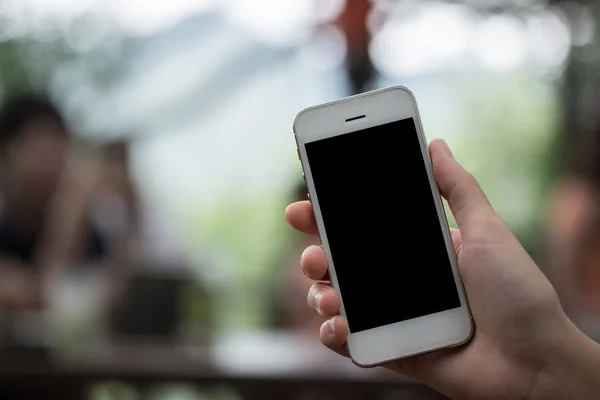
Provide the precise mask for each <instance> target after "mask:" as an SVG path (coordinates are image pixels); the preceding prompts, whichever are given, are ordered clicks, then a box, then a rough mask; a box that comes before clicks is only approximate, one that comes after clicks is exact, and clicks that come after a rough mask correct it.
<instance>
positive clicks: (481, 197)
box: [429, 139, 495, 239]
mask: <svg viewBox="0 0 600 400" xmlns="http://www.w3.org/2000/svg"><path fill="white" fill-rule="evenodd" d="M429 153H430V156H431V162H432V165H433V171H434V173H435V179H436V181H437V184H438V186H439V188H440V191H441V193H442V195H443V196H444V197H445V198H446V199H447V200H448V205H449V206H450V209H451V210H452V214H453V215H454V218H455V219H456V223H457V224H458V228H459V229H460V230H461V233H462V235H463V239H464V238H465V235H467V236H468V235H469V232H468V228H469V222H470V221H471V222H472V221H473V220H474V219H477V220H481V219H482V218H488V217H489V218H492V217H494V216H495V214H494V211H493V209H492V207H491V205H490V203H489V202H488V200H487V198H486V197H485V194H484V193H483V191H482V190H481V188H480V187H479V184H478V183H477V181H476V180H475V178H474V177H473V175H471V174H470V173H468V172H467V171H466V170H465V169H464V168H463V167H462V166H461V165H460V164H459V163H458V161H456V159H455V158H454V156H453V155H452V152H451V151H450V148H449V147H448V145H447V144H446V142H444V141H443V140H440V139H436V140H434V141H432V142H431V144H430V145H429Z"/></svg>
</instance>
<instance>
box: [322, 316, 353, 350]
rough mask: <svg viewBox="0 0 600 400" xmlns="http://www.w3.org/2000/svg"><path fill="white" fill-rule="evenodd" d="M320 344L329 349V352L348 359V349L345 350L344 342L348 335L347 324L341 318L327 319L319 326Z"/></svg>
mask: <svg viewBox="0 0 600 400" xmlns="http://www.w3.org/2000/svg"><path fill="white" fill-rule="evenodd" d="M319 334H320V336H321V343H323V344H324V345H325V346H327V347H329V348H330V349H331V350H333V351H335V352H336V353H339V354H341V355H343V356H346V357H348V349H347V348H346V340H347V339H348V335H349V334H350V329H349V328H348V322H346V320H345V319H344V318H342V317H341V316H339V315H338V316H335V317H333V318H331V319H328V320H327V321H325V322H324V323H323V325H321V331H320V332H319Z"/></svg>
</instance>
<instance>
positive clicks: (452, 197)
mask: <svg viewBox="0 0 600 400" xmlns="http://www.w3.org/2000/svg"><path fill="white" fill-rule="evenodd" d="M394 90H396V89H394ZM365 101H366V100H365ZM387 101H391V102H392V103H394V100H393V99H389V98H388V99H387ZM379 105H380V106H382V104H379ZM393 108H395V109H398V108H399V107H398V104H394V105H393ZM321 122H323V120H321ZM312 126H313V128H314V129H315V130H321V128H322V127H323V126H327V124H326V123H319V121H315V123H314V124H313V125H312ZM359 130H360V129H355V130H353V131H352V132H354V131H359ZM367 132H369V136H370V138H371V139H373V140H376V139H377V140H381V135H384V134H385V132H383V131H380V134H377V135H376V134H373V132H374V131H372V130H371V131H367ZM296 133H297V138H299V135H298V133H299V130H298V131H297V132H296ZM410 133H411V131H410V130H405V131H400V130H396V134H398V135H401V134H405V135H406V134H410ZM344 134H345V132H340V133H339V135H342V137H343V135H344ZM390 135H391V133H390ZM317 140H318V139H317ZM385 143H386V145H389V142H385ZM298 145H299V148H300V155H301V156H302V161H303V164H304V170H305V173H306V171H307V170H309V169H310V168H311V167H312V166H313V163H314V161H313V160H311V155H310V154H309V153H310V150H309V151H308V152H307V151H306V150H307V149H306V148H305V147H307V146H305V142H304V141H303V140H302V139H300V140H298ZM358 147H360V149H361V150H362V152H369V151H370V150H369V149H370V147H369V146H368V145H366V144H365V143H363V144H362V145H361V146H358ZM392 147H393V148H394V149H396V150H397V155H396V159H401V158H402V157H405V159H410V160H413V161H414V160H415V159H414V158H410V157H408V156H407V155H406V153H407V152H409V151H411V149H413V150H414V148H411V147H410V146H402V147H401V148H399V149H398V148H397V146H392ZM341 150H342V149H341V148H339V147H338V148H337V151H341ZM429 153H430V158H431V166H432V172H433V173H434V177H435V182H436V183H437V186H439V190H440V192H441V194H442V195H443V196H444V197H445V198H446V199H447V200H448V204H449V206H450V209H451V211H452V213H453V214H454V217H455V219H456V222H457V224H458V229H455V230H453V231H452V232H451V239H452V247H453V252H454V253H455V254H456V257H457V258H456V260H457V265H458V266H459V271H460V276H461V277H462V280H463V282H464V287H465V293H466V294H467V295H468V298H469V303H470V308H471V310H472V315H473V319H474V322H475V325H474V326H475V332H474V335H473V339H472V340H470V341H469V342H467V343H465V344H464V346H461V347H458V348H454V349H441V350H440V351H435V352H428V353H427V354H421V355H418V356H416V357H411V358H403V359H400V360H397V361H393V362H389V363H387V364H386V367H387V368H389V369H391V370H393V371H396V372H399V373H401V374H403V375H406V376H408V377H409V378H412V379H416V380H418V381H421V382H423V383H425V384H427V385H429V386H430V387H432V388H434V389H436V390H438V391H440V392H442V393H444V394H446V395H447V396H450V397H451V398H457V399H458V398H481V399H484V398H485V399H495V398H498V399H500V398H502V399H508V398H530V399H536V398H539V399H550V398H565V397H569V396H572V397H573V398H582V399H583V398H586V399H587V398H589V399H593V398H595V396H597V393H598V391H599V390H600V386H599V385H598V382H600V380H598V376H597V368H593V367H592V366H593V365H598V363H599V362H600V347H599V346H598V345H597V344H595V343H593V342H592V341H591V340H589V339H588V338H586V337H585V336H584V335H583V334H581V332H580V331H578V330H577V329H576V328H575V327H574V326H573V325H572V324H571V323H570V321H569V320H568V318H567V317H566V315H565V314H564V312H563V310H562V308H561V306H560V302H559V300H558V297H557V295H556V292H555V290H554V288H553V287H552V285H551V284H550V283H549V282H548V280H547V279H546V278H545V276H544V275H543V273H542V272H541V271H540V270H539V268H538V267H537V266H536V265H535V263H534V262H533V261H532V260H531V258H530V257H529V256H528V255H527V253H526V252H525V250H524V249H523V248H522V247H521V245H520V244H519V242H518V241H517V239H516V238H515V237H514V235H513V234H512V232H511V231H510V229H509V228H508V226H507V225H506V224H505V223H504V222H503V221H502V220H501V219H500V218H499V217H498V215H497V214H496V213H495V212H494V211H493V209H492V207H491V206H490V204H489V202H488V201H487V199H486V197H485V195H484V193H483V192H482V191H481V189H480V187H479V186H478V184H477V182H476V180H475V179H474V178H473V176H472V175H470V174H469V173H468V172H467V171H465V169H464V168H463V167H462V166H461V165H460V164H459V163H458V162H457V161H456V159H455V158H454V157H453V155H452V153H451V152H450V149H449V148H448V146H447V145H446V144H445V142H443V141H440V140H436V141H433V142H432V143H431V145H430V146H429ZM336 154H337V153H335V152H334V153H333V154H330V155H331V157H330V160H331V162H332V163H333V162H334V161H335V160H336ZM345 154H348V153H347V152H345ZM378 154H379V155H381V154H382V153H381V152H378ZM355 159H359V160H361V161H362V163H361V164H360V165H364V164H365V163H364V161H365V160H367V159H368V158H367V157H364V156H363V157H352V160H355ZM368 160H371V159H368ZM423 160H426V158H425V157H423ZM401 162H402V161H400V163H401ZM307 164H308V165H307ZM315 165H317V164H315ZM375 165H379V161H376V162H375ZM327 168H329V167H327ZM389 168H393V166H392V165H390V167H389ZM416 170H418V169H415V168H409V169H406V168H403V169H402V170H401V171H400V172H398V173H396V174H395V176H396V177H398V178H399V179H394V184H395V185H396V188H395V189H396V193H397V195H396V196H391V195H390V196H391V197H393V199H394V200H395V201H394V202H390V203H385V204H384V206H382V207H380V208H377V207H374V204H373V203H372V202H371V201H369V200H367V201H365V200H364V196H365V195H366V193H365V192H364V191H363V190H361V188H362V183H363V181H364V180H365V179H366V178H368V176H369V175H372V174H373V171H371V170H370V171H369V174H366V175H365V174H362V175H358V176H356V178H357V179H356V180H355V181H353V188H354V189H353V191H352V193H348V192H343V196H341V197H337V198H336V202H335V206H336V208H334V211H333V214H332V215H337V216H338V218H340V219H342V220H343V221H342V224H343V225H342V226H343V228H344V231H343V232H342V233H341V235H345V236H343V238H344V239H346V238H349V239H348V241H345V240H344V241H339V242H337V241H335V240H334V241H333V242H331V241H329V242H328V241H327V240H328V239H329V240H330V239H331V238H333V236H338V233H339V232H338V231H337V230H332V229H329V225H330V224H329V222H328V221H332V218H331V217H327V216H326V215H327V214H329V213H330V211H328V210H330V208H331V206H329V207H327V208H322V209H319V208H318V207H319V205H320V204H321V203H320V201H322V198H321V197H320V193H321V190H320V184H319V183H318V182H317V181H321V182H322V178H321V179H319V178H317V177H316V175H315V174H314V170H313V171H312V173H311V174H310V175H308V174H307V175H306V179H307V182H309V187H312V191H311V198H312V204H311V203H310V202H298V203H295V204H292V205H290V206H289V207H288V208H287V210H286V218H287V220H288V222H289V223H290V225H292V226H293V227H294V228H296V229H298V230H300V231H302V232H305V233H309V234H314V235H317V234H319V233H320V234H321V236H322V237H323V236H325V237H324V238H323V244H324V246H323V248H321V247H318V246H311V247H309V248H307V249H306V251H305V252H304V254H303V255H302V260H301V264H302V268H303V271H304V273H305V274H306V275H307V276H308V277H310V278H311V279H313V280H315V281H317V282H316V283H315V284H314V285H313V287H312V288H311V290H310V292H309V296H308V302H309V305H310V306H311V308H313V310H315V311H316V312H318V313H319V314H321V315H323V316H324V317H327V318H329V319H328V320H327V321H326V322H325V323H324V324H323V326H322V327H321V334H320V336H321V341H322V342H323V343H324V344H325V345H326V346H328V347H329V348H331V349H333V350H335V351H336V352H339V353H341V354H345V355H348V356H351V357H356V355H357V354H358V355H359V356H360V357H369V356H370V357H371V358H370V361H371V362H373V364H376V363H377V360H376V358H378V359H379V360H385V359H388V360H391V359H394V358H398V355H401V356H402V357H403V356H406V355H410V354H409V352H410V350H411V348H409V347H408V346H407V345H406V343H409V344H414V343H419V345H420V346H421V348H426V347H429V348H430V350H434V348H433V347H434V346H431V345H428V343H430V342H428V341H427V339H428V338H431V337H432V336H436V337H437V338H438V339H439V340H440V342H439V343H442V342H445V344H446V347H448V346H453V344H452V342H453V341H454V340H449V338H450V335H448V332H456V331H457V330H458V329H457V328H459V329H460V327H461V326H463V324H464V325H465V326H468V324H467V323H466V322H464V320H461V319H460V318H456V319H455V320H454V322H452V323H450V324H448V325H444V324H439V325H438V326H437V327H436V328H435V329H437V331H438V332H436V333H434V334H432V333H431V332H425V331H423V330H418V329H416V328H409V329H414V331H413V332H411V335H414V336H410V337H409V336H408V335H407V334H405V333H406V332H407V330H408V329H407V330H402V329H396V328H397V327H398V325H397V324H407V325H412V327H416V326H419V324H415V323H414V320H415V319H418V318H421V317H417V318H412V319H408V320H405V321H401V322H396V323H391V324H388V325H383V326H379V327H374V328H371V329H368V330H365V331H361V330H357V329H356V326H357V324H355V323H354V322H357V321H361V323H362V324H364V323H365V321H371V322H373V321H375V318H381V319H379V320H378V321H380V322H381V321H382V320H384V318H391V316H395V317H396V318H397V317H398V316H399V315H406V314H407V313H408V312H409V311H410V310H413V311H414V310H416V309H420V310H423V308H421V307H422V306H421V305H419V306H418V307H416V306H415V305H414V302H415V301H427V299H425V300H422V298H421V297H420V296H423V295H424V293H427V294H428V295H430V296H435V295H436V294H435V293H431V292H430V291H428V289H430V288H431V286H427V285H423V287H419V289H421V290H414V289H415V288H416V287H417V286H418V284H419V283H421V284H423V282H417V284H415V282H414V281H413V282H412V286H413V287H412V288H410V289H409V290H408V291H407V292H406V291H405V292H403V291H404V290H406V288H407V287H410V286H411V282H407V281H406V280H403V275H402V272H403V271H404V270H405V269H407V268H425V269H427V268H431V265H430V264H427V263H423V262H422V261H423V260H424V259H427V258H429V257H431V253H432V252H433V251H434V250H435V247H433V248H432V246H431V243H432V240H431V239H430V238H429V240H427V236H425V239H424V233H423V229H422V228H420V227H415V226H411V225H410V224H407V222H409V223H410V222H411V221H413V219H411V218H412V216H413V215H412V214H417V213H416V212H415V209H414V208H410V207H406V204H410V202H411V201H412V199H410V200H409V202H408V203H407V202H405V199H406V198H407V197H409V198H410V197H414V196H418V195H419V193H418V189H422V188H423V186H422V185H421V186H419V185H418V184H415V182H414V181H412V180H411V179H402V178H403V177H405V175H406V174H409V173H414V172H415V171H416ZM338 171H339V173H340V174H341V173H342V172H354V173H355V170H354V169H352V168H348V167H346V168H340V169H339V170H338ZM317 175H319V173H317ZM390 175H391V174H390ZM319 176H322V175H319ZM342 179H343V178H342ZM313 180H314V182H313ZM311 182H312V184H311ZM335 184H336V185H339V184H340V183H339V182H336V183H335ZM384 187H387V186H385V185H384ZM369 189H371V192H370V193H372V190H373V188H372V187H369ZM324 193H328V192H327V191H325V192H324ZM432 193H435V191H434V190H432ZM315 194H316V195H315ZM328 196H329V195H328ZM375 197H376V198H384V199H385V197H384V196H381V195H379V196H375ZM317 200H318V201H317ZM325 204H334V203H327V201H326V202H325ZM436 209H437V208H436ZM337 212H339V214H336V213H337ZM418 215H420V216H423V211H422V210H421V212H420V213H418ZM374 216H377V217H379V218H382V219H383V220H384V221H386V223H388V224H389V223H390V220H391V221H392V222H395V224H392V225H391V226H389V228H390V229H386V230H385V231H384V230H383V229H371V230H367V231H364V230H361V228H364V225H365V223H366V222H365V220H369V218H372V217H373V218H374ZM335 221H337V220H335V219H334V220H333V222H335ZM425 221H427V219H425ZM440 221H441V218H440ZM333 225H334V226H338V225H337V224H333ZM434 225H435V224H431V227H432V229H433V227H434ZM440 229H443V227H441V228H440ZM334 233H335V235H334ZM350 234H354V235H356V236H355V238H352V237H351V236H350ZM390 238H392V239H394V240H392V239H390ZM419 242H422V244H428V245H429V246H428V247H427V248H426V249H425V250H423V247H421V246H419ZM327 243H329V244H332V243H338V244H337V245H335V246H331V247H329V246H328V245H327ZM390 243H395V244H396V247H394V250H395V252H393V254H392V252H390V251H388V248H387V247H383V248H382V246H381V244H385V245H388V246H389V245H390ZM407 244H409V245H407ZM336 249H339V250H336ZM438 249H439V248H438ZM336 252H337V253H347V254H349V255H350V254H354V255H355V257H352V258H351V257H349V256H348V258H343V257H342V258H340V257H337V256H336ZM382 252H385V253H386V254H387V258H388V260H387V262H381V260H382V258H381V254H382ZM357 254H358V255H357ZM448 254H450V253H448ZM449 258H450V255H449ZM338 260H344V262H342V263H340V262H338ZM332 261H333V264H332ZM373 261H380V262H373ZM419 261H421V262H419ZM328 267H329V271H328ZM437 267H438V268H439V267H440V266H439V265H438V266H437ZM342 268H345V270H344V271H342ZM389 268H392V269H393V271H398V270H399V271H400V273H397V274H396V275H393V274H390V272H389V271H386V269H389ZM452 268H453V267H452ZM452 270H453V269H452ZM347 271H350V272H351V273H350V275H346V276H347V277H348V276H351V277H352V278H353V279H354V280H350V281H348V279H347V278H346V280H342V279H336V276H335V274H336V273H337V278H340V277H341V276H342V274H344V273H346V272H347ZM429 271H430V273H429V274H428V277H429V281H434V280H436V279H437V273H438V272H439V270H436V269H435V266H434V269H430V270H429ZM453 271H454V270H453ZM408 276H409V277H410V278H414V275H410V274H409V275H408ZM416 276H417V277H418V275H416ZM390 281H391V282H390ZM328 282H331V283H332V284H333V286H334V287H335V289H336V290H337V291H336V290H334V289H333V288H332V287H331V286H330V285H329V284H328ZM424 282H425V283H427V282H428V281H424ZM436 284H439V283H436ZM458 287H459V285H458V284H457V288H458ZM346 289H349V290H346ZM353 289H354V290H355V291H354V292H353V291H352V290H353ZM457 290H458V289H457ZM384 291H385V293H381V292H384ZM406 293H410V294H411V296H415V297H410V296H406ZM459 294H460V291H459ZM348 295H355V296H356V299H357V301H356V302H351V303H350V304H353V306H356V305H357V304H361V305H362V307H361V308H359V309H358V311H359V313H351V312H348V311H349V308H348V303H347V302H346V298H348ZM407 298H408V299H409V300H410V299H411V298H412V299H413V301H412V302H409V303H405V302H402V301H399V299H403V300H406V299H407ZM449 298H450V297H447V298H446V299H449ZM460 299H461V302H462V298H460ZM428 304H440V303H436V302H432V303H428ZM462 307H463V306H462V303H461V308H462ZM407 310H409V311H407ZM465 311H466V310H465ZM440 312H441V313H445V312H447V311H440ZM339 314H341V315H339ZM436 314H439V312H438V313H436ZM436 314H429V315H428V316H425V317H426V318H430V317H431V316H434V317H435V316H436ZM384 316H385V317H384ZM353 318H354V321H352V319H353ZM357 318H358V319H357ZM388 321H389V320H388ZM433 322H435V318H433V319H432V323H433ZM375 325H377V324H375ZM358 326H359V327H360V326H361V325H360V324H359V325H358ZM362 326H363V327H364V326H365V325H362ZM420 326H422V325H420ZM448 327H450V328H451V329H450V330H448V329H447V328H448ZM432 329H433V328H432ZM390 330H392V331H395V332H396V333H398V334H397V335H392V334H389V335H386V334H385V333H387V332H389V331H390ZM465 330H466V331H468V328H466V329H465ZM380 332H384V333H380ZM365 333H366V334H365ZM373 333H374V334H375V335H378V337H379V338H381V341H380V342H377V343H376V342H374V341H371V342H369V339H370V338H369V334H373ZM357 334H358V335H359V337H358V340H355V339H354V338H356V336H357ZM360 336H364V337H366V339H365V338H364V337H360ZM365 343H366V344H368V345H369V346H371V347H367V346H365ZM439 343H438V344H439ZM407 349H408V350H409V351H407ZM567 394H568V395H569V396H566V395H567Z"/></svg>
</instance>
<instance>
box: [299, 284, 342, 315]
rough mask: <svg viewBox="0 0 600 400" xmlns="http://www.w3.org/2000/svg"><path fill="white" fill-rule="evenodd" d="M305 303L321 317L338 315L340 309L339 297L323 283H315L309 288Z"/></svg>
mask: <svg viewBox="0 0 600 400" xmlns="http://www.w3.org/2000/svg"><path fill="white" fill-rule="evenodd" d="M306 302H307V303H308V306H309V307H310V308H311V309H312V310H313V311H314V312H316V313H317V314H319V315H320V316H322V317H331V316H334V315H338V314H339V313H340V308H341V307H342V301H341V299H340V295H339V294H337V292H336V291H335V290H333V288H332V287H331V286H329V285H328V284H326V283H323V282H317V283H315V284H313V285H312V286H311V288H310V290H309V291H308V296H307V298H306Z"/></svg>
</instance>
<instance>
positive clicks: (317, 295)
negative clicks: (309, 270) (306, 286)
mask: <svg viewBox="0 0 600 400" xmlns="http://www.w3.org/2000/svg"><path fill="white" fill-rule="evenodd" d="M322 298H323V292H317V293H315V299H314V302H315V303H314V304H315V308H316V309H317V313H318V314H319V315H321V316H323V311H321V299H322Z"/></svg>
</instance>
